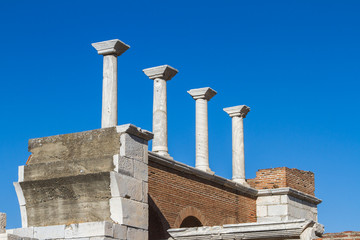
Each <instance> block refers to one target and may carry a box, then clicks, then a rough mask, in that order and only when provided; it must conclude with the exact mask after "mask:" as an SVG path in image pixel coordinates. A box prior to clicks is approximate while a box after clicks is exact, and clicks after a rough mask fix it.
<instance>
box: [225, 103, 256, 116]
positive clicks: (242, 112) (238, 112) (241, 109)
mask: <svg viewBox="0 0 360 240" xmlns="http://www.w3.org/2000/svg"><path fill="white" fill-rule="evenodd" d="M223 110H224V111H225V112H226V113H227V114H229V116H230V117H242V118H245V117H246V115H247V114H248V112H250V108H249V107H248V106H246V105H239V106H234V107H228V108H224V109H223Z"/></svg>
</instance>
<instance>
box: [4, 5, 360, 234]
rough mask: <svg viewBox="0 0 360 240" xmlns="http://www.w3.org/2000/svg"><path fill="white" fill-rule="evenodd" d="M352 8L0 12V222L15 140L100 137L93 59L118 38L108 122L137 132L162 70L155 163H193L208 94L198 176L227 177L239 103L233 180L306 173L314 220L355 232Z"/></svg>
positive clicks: (9, 205) (13, 211) (355, 29)
mask: <svg viewBox="0 0 360 240" xmlns="http://www.w3.org/2000/svg"><path fill="white" fill-rule="evenodd" d="M359 12H360V2H359V1H329V0H326V1H313V0H311V1H304V0H301V1H300V0H299V1H293V0H284V1H268V0H264V1H239V0H233V1H226V0H224V1H194V0H193V1H187V0H182V1H119V0H117V1H91V0H87V1H36V0H35V1H25V0H23V1H18V0H8V1H5V0H1V1H0V36H1V37H0V46H1V57H0V80H1V87H0V110H1V118H0V160H1V165H0V211H1V212H6V213H7V214H8V227H9V228H14V227H20V214H19V207H18V202H17V197H16V194H15V191H14V188H13V186H12V182H14V181H16V180H17V166H19V165H24V164H25V162H26V160H27V158H28V156H29V153H28V151H27V141H28V139H30V138H36V137H44V136H49V135H56V134H62V133H71V132H78V131H84V130H91V129H96V128H100V119H101V116H100V114H101V87H102V86H101V84H102V57H101V56H99V55H97V53H96V51H95V50H94V49H93V48H92V46H91V45H90V44H91V43H92V42H97V41H103V40H109V39H114V38H119V39H120V40H122V41H124V42H125V43H127V44H129V45H130V46H131V48H130V50H128V51H127V52H126V53H125V54H123V55H122V56H121V57H119V104H118V105H119V124H124V123H133V124H135V125H137V126H139V127H142V128H144V129H148V130H151V128H152V127H151V125H152V86H153V85H152V84H153V83H152V81H151V80H149V79H148V78H147V77H146V76H145V75H144V74H143V72H142V69H144V68H147V67H153V66H157V65H162V64H169V65H171V66H173V67H175V68H177V69H178V70H179V74H178V75H177V76H176V77H174V78H173V80H171V81H170V82H168V125H169V151H170V154H171V155H172V156H173V157H174V158H175V159H176V160H177V161H181V162H183V163H186V164H189V165H191V166H193V165H194V161H195V136H194V134H195V102H194V100H193V99H192V98H191V97H190V96H189V95H188V93H187V92H186V91H187V90H189V89H192V88H198V87H207V86H209V87H212V88H213V89H215V90H216V91H217V92H218V94H217V95H216V96H215V97H214V98H213V99H212V100H211V101H210V102H209V137H210V167H211V169H212V170H213V171H215V172H216V174H218V175H220V176H223V177H227V178H231V120H230V118H229V116H228V115H227V114H226V113H225V112H223V110H222V108H223V107H229V106H234V105H240V104H246V105H248V106H250V107H251V112H250V113H249V114H248V116H247V118H246V119H245V123H244V124H245V151H246V153H245V154H246V174H247V178H253V177H255V173H256V171H257V170H258V169H262V168H271V167H281V166H287V167H290V168H299V169H303V170H308V171H313V172H314V173H315V179H316V196H317V197H319V198H320V199H322V200H323V203H322V204H320V205H319V222H320V223H322V224H324V225H325V228H326V231H327V232H336V231H344V230H358V231H359V230H360V227H359V223H358V222H359V221H358V217H359V215H360V204H359V199H360V188H359V183H360V180H359V168H360V127H359V123H360V112H359V110H360V109H359V90H360V82H359V77H360V68H359V66H360V27H359V25H360V14H359Z"/></svg>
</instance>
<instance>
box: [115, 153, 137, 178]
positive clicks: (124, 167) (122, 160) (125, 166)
mask: <svg viewBox="0 0 360 240" xmlns="http://www.w3.org/2000/svg"><path fill="white" fill-rule="evenodd" d="M114 165H115V169H114V171H115V172H118V173H121V174H124V175H128V176H132V177H133V176H134V160H133V159H131V158H127V157H120V155H119V154H116V155H114Z"/></svg>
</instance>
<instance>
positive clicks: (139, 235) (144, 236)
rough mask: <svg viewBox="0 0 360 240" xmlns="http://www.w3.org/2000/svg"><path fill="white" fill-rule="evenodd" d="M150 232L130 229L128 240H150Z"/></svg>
mask: <svg viewBox="0 0 360 240" xmlns="http://www.w3.org/2000/svg"><path fill="white" fill-rule="evenodd" d="M148 237H149V234H148V231H145V230H142V229H135V228H128V234H127V240H148Z"/></svg>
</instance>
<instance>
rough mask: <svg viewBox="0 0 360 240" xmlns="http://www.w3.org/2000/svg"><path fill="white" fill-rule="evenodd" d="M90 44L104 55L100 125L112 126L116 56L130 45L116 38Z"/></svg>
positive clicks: (115, 118)
mask: <svg viewBox="0 0 360 240" xmlns="http://www.w3.org/2000/svg"><path fill="white" fill-rule="evenodd" d="M92 46H93V47H94V48H95V49H96V50H97V51H98V54H99V55H103V56H104V66H103V95H102V115H101V127H102V128H107V127H114V126H116V125H117V120H118V119H117V117H118V115H117V114H118V112H117V81H118V80H117V76H118V71H117V57H118V56H120V55H121V54H123V53H124V52H125V51H126V50H128V49H129V48H130V47H129V46H128V45H126V44H125V43H123V42H121V41H120V40H118V39H114V40H109V41H104V42H97V43H93V44H92Z"/></svg>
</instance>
